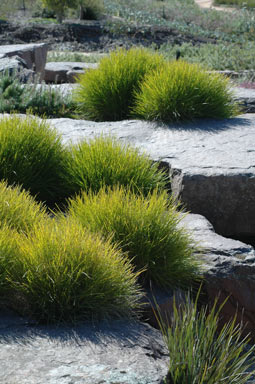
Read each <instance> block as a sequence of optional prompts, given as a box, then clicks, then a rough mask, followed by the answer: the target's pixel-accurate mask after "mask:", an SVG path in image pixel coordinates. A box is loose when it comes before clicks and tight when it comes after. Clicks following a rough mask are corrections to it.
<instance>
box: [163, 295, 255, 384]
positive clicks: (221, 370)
mask: <svg viewBox="0 0 255 384" xmlns="http://www.w3.org/2000/svg"><path fill="white" fill-rule="evenodd" d="M199 292H200V290H199ZM199 292H198V294H197V297H196V299H195V300H193V299H191V297H190V295H187V296H186V302H184V303H182V304H181V305H180V306H179V307H178V308H177V306H176V304H175V303H174V309H173V316H172V317H171V319H169V324H166V323H165V322H164V321H163V320H162V317H161V316H160V314H159V312H158V315H157V316H158V320H159V325H160V328H161V331H162V334H163V337H164V340H165V343H166V345H167V347H168V351H169V358H170V359H169V368H168V374H167V377H166V380H165V383H166V384H183V383H190V384H216V383H224V384H234V383H236V384H237V383H238V384H245V383H248V382H250V381H249V378H250V377H251V376H252V375H254V374H255V371H254V364H255V358H254V350H255V346H248V343H249V338H248V337H247V336H246V337H244V336H243V333H242V331H243V328H242V325H240V324H237V323H236V319H235V318H233V319H232V320H230V321H229V322H227V323H225V324H224V325H223V327H222V328H221V329H219V320H220V313H221V310H222V308H223V306H224V305H225V303H226V301H225V302H224V303H223V304H221V305H219V303H218V301H217V300H216V301H215V302H214V305H213V306H212V308H210V310H209V309H208V308H207V307H205V306H203V307H202V308H198V298H199Z"/></svg>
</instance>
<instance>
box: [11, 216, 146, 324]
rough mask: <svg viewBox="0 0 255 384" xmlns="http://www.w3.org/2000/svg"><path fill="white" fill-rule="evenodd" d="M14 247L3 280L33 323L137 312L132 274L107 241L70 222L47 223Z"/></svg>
mask: <svg viewBox="0 0 255 384" xmlns="http://www.w3.org/2000/svg"><path fill="white" fill-rule="evenodd" d="M19 245H20V247H19V251H18V252H17V253H16V255H15V257H13V266H12V268H11V269H10V271H9V273H8V274H7V279H8V283H9V285H10V287H11V288H12V290H14V291H15V292H17V294H18V295H19V296H21V297H23V300H24V302H25V303H26V305H25V306H24V307H26V310H27V312H29V313H30V314H31V315H32V316H33V317H35V318H36V319H37V320H38V321H40V322H46V323H49V322H51V323H53V322H75V321H78V320H81V319H90V320H91V319H97V318H101V317H112V316H117V317H121V316H130V315H132V314H133V312H134V310H135V309H137V307H138V301H139V299H140V298H141V291H140V288H139V287H138V285H137V282H136V280H137V273H134V272H133V267H132V266H131V264H130V262H129V261H128V259H127V258H126V257H125V256H124V255H123V254H122V253H121V252H120V250H119V249H118V248H117V247H116V246H113V245H112V244H111V242H110V240H105V241H103V240H102V238H101V237H100V236H98V235H96V234H91V233H89V232H88V231H84V229H83V228H82V227H81V226H80V225H79V224H78V223H75V222H73V221H71V220H63V221H60V222H58V223H57V222H56V221H54V220H52V222H51V223H47V225H46V226H45V225H44V224H43V223H41V224H40V225H39V226H38V227H37V230H36V232H34V233H30V234H28V236H27V237H25V236H24V238H23V239H22V241H20V243H19Z"/></svg>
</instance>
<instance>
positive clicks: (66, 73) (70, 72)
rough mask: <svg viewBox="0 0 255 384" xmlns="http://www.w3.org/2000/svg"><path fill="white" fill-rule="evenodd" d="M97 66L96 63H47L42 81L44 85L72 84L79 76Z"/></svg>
mask: <svg viewBox="0 0 255 384" xmlns="http://www.w3.org/2000/svg"><path fill="white" fill-rule="evenodd" d="M97 66H98V64H97V63H81V62H49V63H46V66H45V72H44V81H45V82H46V83H49V82H50V83H74V82H75V79H76V77H77V76H78V75H79V74H81V73H84V72H85V71H88V70H90V69H95V68H97Z"/></svg>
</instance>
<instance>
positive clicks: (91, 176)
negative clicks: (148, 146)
mask: <svg viewBox="0 0 255 384" xmlns="http://www.w3.org/2000/svg"><path fill="white" fill-rule="evenodd" d="M68 159H69V161H68V167H67V172H66V175H67V181H66V183H67V184H68V183H70V190H71V189H72V190H73V193H78V192H79V191H80V190H85V191H88V190H89V189H91V190H92V191H93V192H98V191H99V189H100V188H101V187H103V186H110V187H112V186H114V185H122V186H124V187H129V188H131V189H132V190H133V191H135V192H137V193H143V194H145V195H146V194H148V192H150V191H151V190H153V189H155V188H158V189H163V188H165V187H166V185H167V176H166V175H165V174H164V172H163V171H160V170H159V169H158V166H157V164H156V163H153V162H152V160H150V158H149V157H148V156H147V155H145V154H143V153H139V151H138V150H137V149H135V148H132V147H131V146H130V145H128V144H124V143H122V142H120V141H118V140H117V139H115V138H113V137H110V136H108V137H107V136H105V137H103V136H99V137H96V138H94V139H92V140H90V141H85V140H84V141H82V142H79V143H78V144H75V145H72V146H71V147H70V156H69V158H68Z"/></svg>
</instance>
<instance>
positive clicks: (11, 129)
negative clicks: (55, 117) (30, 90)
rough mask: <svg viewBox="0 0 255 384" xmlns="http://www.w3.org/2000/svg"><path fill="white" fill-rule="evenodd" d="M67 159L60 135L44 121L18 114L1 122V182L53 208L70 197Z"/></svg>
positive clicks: (4, 118)
mask: <svg viewBox="0 0 255 384" xmlns="http://www.w3.org/2000/svg"><path fill="white" fill-rule="evenodd" d="M66 159H67V151H66V150H65V148H64V147H63V145H62V144H61V138H60V136H59V135H58V134H57V132H56V130H55V129H53V128H52V127H51V126H50V125H48V124H47V123H46V122H45V121H44V120H38V119H36V118H35V117H29V116H27V117H26V118H22V117H18V116H16V115H12V116H10V117H3V118H2V119H1V120H0V180H3V179H4V180H6V181H7V183H8V184H9V185H17V184H19V185H21V186H22V187H23V188H24V189H26V190H27V191H30V193H31V195H33V196H35V197H36V199H37V200H39V201H43V202H47V203H48V204H50V205H51V204H53V203H54V202H60V201H61V200H62V199H63V198H64V197H66V193H67V192H66V190H65V186H64V185H63V180H64V177H63V175H64V173H65V163H66Z"/></svg>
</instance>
